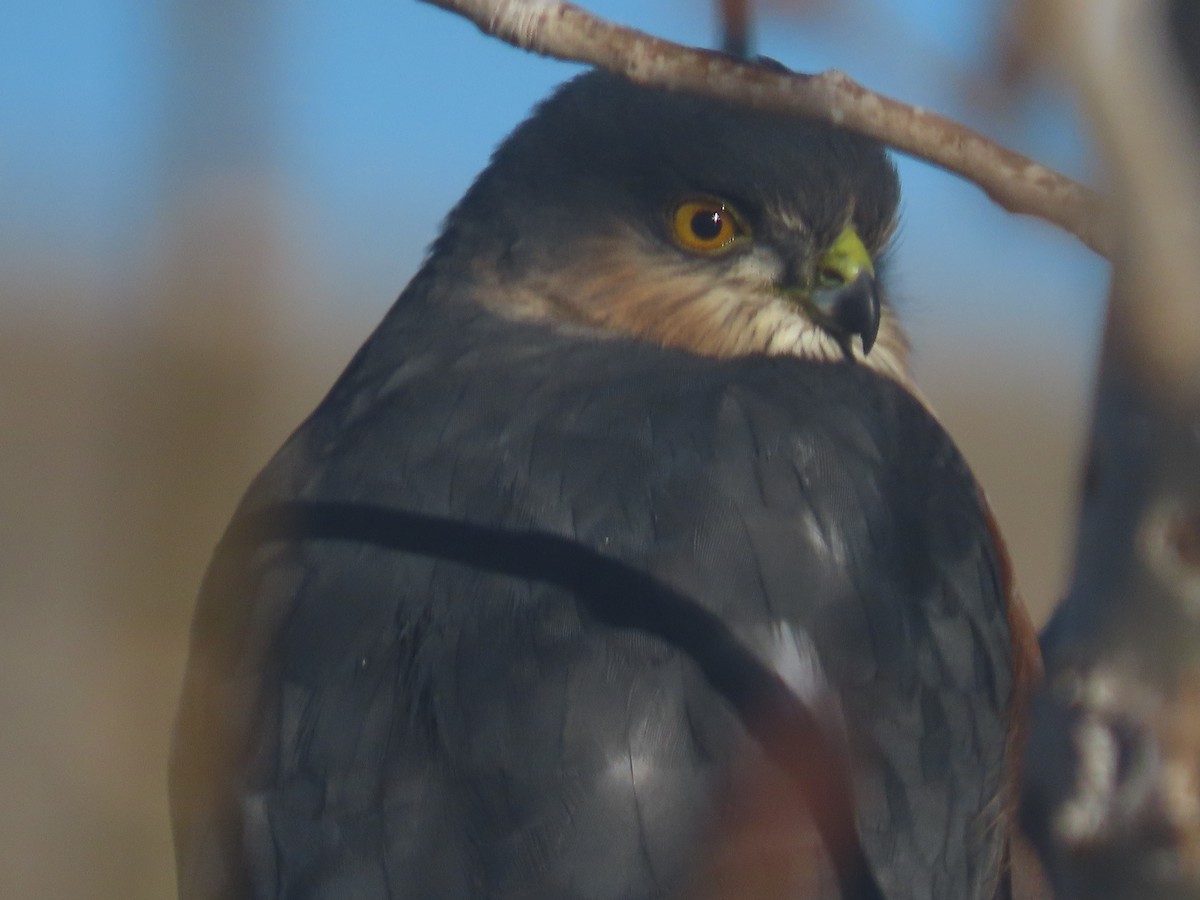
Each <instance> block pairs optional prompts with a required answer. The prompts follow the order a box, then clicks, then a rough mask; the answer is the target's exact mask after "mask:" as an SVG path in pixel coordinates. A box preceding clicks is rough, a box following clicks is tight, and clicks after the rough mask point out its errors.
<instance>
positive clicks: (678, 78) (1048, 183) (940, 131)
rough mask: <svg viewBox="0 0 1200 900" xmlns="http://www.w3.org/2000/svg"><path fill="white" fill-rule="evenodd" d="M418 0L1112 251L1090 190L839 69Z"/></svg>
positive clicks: (550, 52) (473, 3)
mask: <svg viewBox="0 0 1200 900" xmlns="http://www.w3.org/2000/svg"><path fill="white" fill-rule="evenodd" d="M422 2H426V3H431V4H432V5H434V6H438V7H441V8H442V9H445V10H448V11H450V12H455V13H458V14H459V15H462V16H464V17H465V18H467V19H470V20H471V21H472V22H474V23H475V24H476V25H477V26H479V28H480V29H481V30H482V31H483V32H485V33H486V34H491V35H495V36H496V37H498V38H500V39H501V40H504V41H507V42H508V43H510V44H514V45H515V46H518V47H521V48H524V49H526V50H532V51H534V52H536V53H540V54H543V55H545V56H552V57H555V58H557V59H563V60H573V61H576V62H583V63H588V64H591V65H595V66H601V67H603V68H606V69H609V70H611V71H614V72H617V73H620V74H622V75H624V76H626V77H627V78H629V79H630V80H632V81H635V82H637V83H639V84H645V85H652V86H655V87H663V88H668V89H672V90H683V91H690V92H694V93H700V94H704V95H706V96H710V97H714V98H717V99H721V100H726V101H729V102H734V103H742V104H747V105H750V106H753V107H756V108H759V109H765V110H770V111H773V112H778V113H784V114H791V115H799V116H804V117H806V118H810V119H815V120H818V121H822V122H828V123H830V124H833V125H838V126H840V127H843V128H847V129H849V130H851V131H855V132H858V133H859V134H863V135H866V136H868V137H871V138H874V139H876V140H878V141H881V142H882V143H885V144H888V145H889V146H891V147H894V148H895V149H897V150H899V151H901V152H903V153H907V154H909V155H911V156H914V157H917V158H918V159H923V160H925V161H926V162H930V163H932V164H934V165H936V166H939V167H941V168H943V169H946V170H947V171H949V172H953V173H954V174H956V175H959V176H961V177H963V178H965V179H967V180H968V181H971V182H973V183H974V184H976V185H978V186H979V187H980V188H981V189H982V190H983V191H984V193H986V194H987V195H988V196H989V197H990V198H991V199H992V200H993V201H995V202H996V203H997V204H999V205H1000V206H1001V207H1003V208H1004V209H1006V210H1008V211H1009V212H1013V213H1022V214H1025V215H1032V216H1037V217H1039V218H1041V219H1044V220H1046V221H1047V222H1050V223H1052V224H1054V225H1057V226H1059V227H1060V228H1063V229H1065V230H1067V231H1069V232H1070V233H1071V234H1074V235H1075V236H1076V237H1078V238H1079V240H1081V241H1082V242H1083V243H1084V244H1086V245H1087V246H1088V247H1090V248H1091V249H1092V250H1094V251H1096V252H1097V253H1099V254H1101V255H1103V256H1108V255H1110V253H1111V251H1112V248H1113V243H1114V242H1113V228H1112V222H1111V220H1110V218H1109V216H1108V214H1107V211H1106V207H1105V204H1104V202H1103V200H1102V199H1101V198H1100V197H1099V195H1097V194H1096V193H1095V192H1094V191H1092V190H1090V189H1089V188H1087V187H1084V186H1083V185H1081V184H1079V183H1077V182H1075V181H1072V180H1071V179H1069V178H1067V177H1066V176H1064V175H1061V174H1059V173H1058V172H1055V171H1053V170H1052V169H1049V168H1047V167H1045V166H1043V165H1041V164H1039V163H1037V162H1035V161H1034V160H1032V159H1030V158H1029V157H1027V156H1023V155H1021V154H1019V153H1016V152H1014V151H1012V150H1008V149H1006V148H1004V147H1001V146H1000V145H999V144H997V143H995V142H994V141H991V140H988V139H987V138H985V137H983V136H982V135H981V134H979V133H978V132H975V131H972V130H971V129H969V128H966V127H964V126H963V125H960V124H958V123H957V122H954V121H952V120H950V119H947V118H945V117H943V116H939V115H937V114H935V113H931V112H928V111H926V110H924V109H921V108H920V107H915V106H909V105H907V104H904V103H900V102H898V101H896V100H893V99H891V98H889V97H885V96H883V95H881V94H876V93H874V92H873V91H869V90H867V89H866V88H864V87H862V86H861V85H859V84H857V83H856V82H854V81H853V80H851V79H850V78H849V77H848V76H847V75H845V74H844V73H842V72H839V71H836V70H830V71H827V72H822V73H820V74H817V75H804V74H789V73H783V72H780V71H778V70H777V69H772V68H766V67H763V66H758V65H755V64H753V63H747V62H740V61H738V60H736V59H734V58H733V57H730V56H727V55H725V54H721V53H716V52H712V51H707V50H698V49H694V48H691V47H684V46H682V45H680V44H674V43H671V42H670V41H664V40H660V39H658V38H655V37H651V36H650V35H648V34H645V33H643V32H640V31H636V30H634V29H632V28H625V27H622V26H619V25H613V24H612V23H610V22H606V21H604V20H602V19H599V18H597V17H596V16H593V15H592V14H590V13H588V12H587V11H586V10H583V9H581V8H579V7H577V6H574V5H572V4H570V3H563V2H558V0H422Z"/></svg>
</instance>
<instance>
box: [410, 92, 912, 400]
mask: <svg viewBox="0 0 1200 900" xmlns="http://www.w3.org/2000/svg"><path fill="white" fill-rule="evenodd" d="M898 200H899V184H898V181H897V177H896V172H895V169H894V167H893V166H892V163H891V161H890V160H889V159H888V157H887V154H886V153H885V152H884V150H883V148H882V147H881V146H880V145H879V144H877V143H875V142H873V141H870V140H868V139H866V138H862V137H859V136H857V135H853V134H850V133H847V132H844V131H841V130H838V129H835V128H831V127H828V126H825V125H821V124H817V123H814V122H810V121H804V120H800V119H795V118H784V117H780V116H778V115H774V114H768V113H764V112H760V111H756V110H752V109H746V108H742V107H737V106H732V105H727V104H722V103H719V102H715V101H712V100H709V99H704V98H700V97H696V96H691V95H687V94H681V93H674V92H668V91H663V90H655V89H649V88H644V87H640V86H637V85H634V84H632V83H631V82H628V81H626V80H624V79H622V78H619V77H617V76H614V75H611V74H607V73H604V72H599V71H593V72H589V73H587V74H584V75H582V76H580V77H578V78H576V79H574V80H572V81H570V82H568V83H567V84H565V85H564V86H563V87H561V88H560V89H559V90H558V91H557V92H556V93H555V94H554V95H552V96H551V97H550V98H549V99H548V100H546V101H545V102H543V103H542V104H541V105H540V106H539V107H538V108H537V110H536V111H535V112H534V114H533V115H532V116H531V117H530V118H529V119H528V120H527V121H525V122H524V123H523V124H522V125H520V126H519V127H518V128H517V129H516V130H515V131H514V132H513V133H512V134H511V135H510V136H509V137H508V139H507V140H506V141H505V142H504V143H503V144H502V145H501V146H500V148H499V149H498V150H497V151H496V153H495V154H494V156H493V157H492V160H491V163H490V165H489V166H488V167H487V169H486V170H485V171H484V172H483V173H482V174H481V175H480V176H479V178H478V180H477V181H476V182H475V184H474V185H473V186H472V187H471V189H470V190H469V191H468V192H467V194H466V196H465V197H464V198H463V199H462V201H461V202H460V203H459V205H458V206H457V207H456V208H455V210H454V211H453V212H452V213H451V214H450V217H449V218H448V220H447V224H446V229H445V231H444V233H443V235H442V237H440V238H439V239H438V241H437V242H436V243H435V245H434V248H433V251H432V256H431V260H430V263H431V264H432V266H433V267H434V268H435V270H436V271H439V272H443V273H444V272H452V273H453V274H454V275H455V277H456V278H458V279H465V280H466V283H467V284H468V285H469V291H470V294H471V296H472V297H474V298H475V299H476V300H477V301H479V302H481V303H483V304H484V305H485V306H487V307H488V308H489V309H491V310H493V311H494V312H497V313H499V314H501V315H505V316H509V317H512V318H520V319H533V320H540V321H544V322H546V323H548V324H550V325H551V326H553V327H556V328H560V329H569V330H576V331H578V330H589V331H593V332H599V333H602V334H612V335H620V336H624V337H633V338H637V339H641V340H645V341H651V342H654V343H657V344H660V345H663V346H669V347H675V348H680V349H684V350H689V351H691V352H694V353H699V354H704V355H709V356H717V357H730V356H738V355H744V354H751V353H766V354H791V355H797V356H803V357H807V358H810V359H819V360H831V361H832V360H844V359H852V360H856V361H860V362H863V363H865V364H866V365H868V366H870V367H872V368H875V369H877V370H879V371H881V372H883V373H885V374H888V375H890V376H892V377H895V378H898V379H900V380H907V379H906V375H905V366H906V356H907V349H906V348H907V343H906V341H905V338H904V335H903V332H902V331H901V329H900V327H899V324H898V323H897V322H896V320H895V318H894V316H893V314H892V312H891V309H890V307H889V306H888V304H887V302H886V299H885V297H884V295H883V291H882V289H881V284H880V280H879V259H880V255H881V253H882V252H883V249H884V247H885V245H886V243H887V240H888V237H889V236H890V235H891V233H892V231H893V229H894V226H895V222H896V207H897V203H898Z"/></svg>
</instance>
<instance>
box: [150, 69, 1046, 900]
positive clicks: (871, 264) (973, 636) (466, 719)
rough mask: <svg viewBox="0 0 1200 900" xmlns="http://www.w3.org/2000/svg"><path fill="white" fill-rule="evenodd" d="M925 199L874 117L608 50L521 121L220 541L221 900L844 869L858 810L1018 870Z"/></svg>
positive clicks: (1003, 706)
mask: <svg viewBox="0 0 1200 900" xmlns="http://www.w3.org/2000/svg"><path fill="white" fill-rule="evenodd" d="M897 202H898V186H897V181H896V176H895V173H894V170H893V168H892V166H891V164H890V162H889V161H888V159H887V157H886V155H885V153H884V152H883V150H882V149H881V148H880V147H879V146H877V145H876V144H874V143H872V142H870V141H867V140H865V139H862V138H859V137H855V136H853V135H850V134H847V133H844V132H841V131H837V130H833V129H830V128H826V127H823V126H819V125H816V124H812V123H806V122H802V121H796V120H785V119H780V118H776V117H772V116H768V115H765V114H763V113H759V112H754V111H750V110H746V109H740V108H734V107H730V106H724V105H721V104H717V103H713V102H711V101H708V100H703V99H698V98H694V97H690V96H686V95H682V94H672V93H666V92H662V91H655V90H648V89H644V88H639V87H635V86H633V85H631V84H629V83H626V82H624V81H622V80H620V79H618V78H615V77H613V76H610V75H605V74H601V73H590V74H586V75H583V76H581V77H579V78H576V79H575V80H574V81H572V82H570V83H569V84H567V85H566V86H564V87H563V88H562V89H560V90H559V91H558V92H557V93H556V94H555V95H554V96H552V97H551V98H550V99H549V100H547V101H546V102H545V103H543V104H542V105H541V106H540V107H539V108H538V110H537V111H536V112H535V114H534V115H533V116H532V118H530V119H529V120H528V121H526V122H525V123H524V124H522V125H521V126H520V127H518V128H517V129H516V131H515V132H514V133H513V134H512V135H511V136H510V137H509V138H508V140H507V141H505V143H504V144H503V145H502V146H501V147H500V148H499V149H498V150H497V152H496V154H495V156H494V157H493V159H492V161H491V163H490V165H489V166H488V168H487V169H486V170H485V171H484V172H483V173H482V174H481V175H480V176H479V178H478V180H477V181H476V182H475V184H474V185H473V186H472V187H471V188H470V190H469V191H468V192H467V194H466V196H465V197H464V198H463V200H462V201H461V202H460V203H459V205H458V206H457V207H456V208H455V210H454V211H453V212H452V213H451V214H450V216H449V218H448V220H447V223H446V226H445V229H444V231H443V233H442V235H441V236H440V237H439V238H438V240H437V241H436V242H435V243H434V245H433V247H432V249H431V251H430V253H429V256H428V259H427V260H426V262H425V264H424V266H423V267H422V269H421V271H420V272H419V273H418V274H417V276H416V277H415V278H414V279H413V281H412V283H411V284H410V285H409V286H408V288H407V289H406V290H405V291H404V293H403V294H402V295H401V297H400V299H399V300H398V301H397V303H396V304H395V306H394V307H393V308H392V310H391V311H390V312H389V313H388V314H387V316H386V317H385V318H384V320H383V322H382V324H381V325H380V326H379V328H378V329H377V330H376V331H375V333H374V334H373V335H372V336H371V338H370V339H369V340H368V341H367V343H366V344H365V345H364V346H363V348H362V349H361V350H360V351H359V353H358V354H357V356H356V357H355V359H354V360H353V362H352V363H351V364H350V366H349V367H348V369H347V370H346V372H345V373H344V374H343V375H342V377H341V378H340V379H339V380H338V382H337V384H336V385H335V386H334V387H333V389H332V390H331V392H330V393H329V395H328V396H327V397H326V398H325V400H324V401H323V402H322V403H321V405H320V406H319V407H318V408H317V410H316V411H315V412H314V413H313V414H312V416H311V417H310V418H309V419H308V420H307V421H306V422H305V423H304V424H303V425H302V426H301V427H300V428H299V429H298V430H297V431H296V433H295V434H294V435H293V436H292V437H291V438H290V439H289V440H288V442H287V443H286V444H285V445H284V447H283V448H282V449H281V450H280V451H279V453H278V454H277V455H276V457H275V458H274V460H272V462H271V463H270V464H269V465H268V466H267V468H266V469H265V470H264V471H263V472H262V474H261V475H260V476H259V477H258V478H257V479H256V481H255V482H254V484H253V485H252V487H251V488H250V490H249V492H248V493H247V495H246V497H245V499H244V500H243V502H242V506H241V508H240V511H239V513H238V515H237V516H236V517H235V522H234V525H233V526H231V528H230V530H229V532H228V533H227V534H226V537H225V539H224V541H223V542H222V545H221V546H220V548H219V549H218V551H217V554H216V556H215V557H214V560H213V563H212V565H211V567H210V569H209V572H208V575H207V577H206V579H205V583H204V586H203V589H202V592H201V595H200V600H199V605H198V608H197V612H196V619H195V623H194V626H193V635H192V646H191V657H190V661H189V666H188V673H187V678H186V685H185V689H184V695H183V700H182V704H181V710H180V716H179V722H178V727H177V733H176V739H175V746H174V752H173V757H172V771H171V787H172V813H173V818H174V827H175V840H176V847H177V855H178V864H179V886H180V895H181V897H183V898H185V900H193V898H215V897H222V898H250V897H255V898H334V897H337V898H349V897H354V898H393V900H395V898H466V897H487V898H517V897H520V898H594V900H607V898H643V897H647V898H648V897H681V896H688V897H717V896H728V897H746V896H751V895H752V892H753V891H768V890H769V891H772V892H774V893H771V894H770V895H771V896H781V897H782V896H787V897H825V896H830V897H832V896H838V894H839V890H841V889H845V890H847V891H853V890H854V885H855V884H857V883H859V882H856V881H855V880H854V875H853V874H852V873H851V874H848V873H847V868H848V865H847V857H846V854H845V853H843V852H842V851H843V850H845V848H844V847H839V846H838V844H839V838H838V834H839V832H838V827H840V826H837V824H836V823H837V822H838V821H842V822H843V823H844V824H845V829H846V833H848V834H850V835H851V839H850V842H851V843H853V844H854V845H855V846H856V847H861V853H862V854H864V855H865V861H864V859H863V858H862V857H859V858H858V859H857V861H856V862H855V865H858V866H860V867H863V868H865V869H866V870H867V873H868V874H867V876H866V877H865V878H864V879H861V882H862V883H865V884H872V883H873V884H875V885H877V886H878V888H879V889H880V890H881V891H882V893H883V894H884V895H886V896H887V897H891V898H902V897H914V898H916V897H924V898H929V897H937V898H942V897H946V898H950V897H953V898H956V900H959V898H994V897H1000V896H1003V895H1005V894H1006V893H1007V890H1008V887H1007V882H1006V877H1005V874H1004V867H1005V857H1006V844H1007V840H1008V834H1009V802H1008V801H1009V796H1010V793H1011V787H1010V785H1009V784H1008V778H1009V755H1010V752H1011V751H1010V740H1011V737H1012V735H1011V732H1012V730H1013V722H1014V714H1013V710H1014V709H1015V704H1016V703H1017V701H1018V700H1019V698H1020V696H1021V693H1022V690H1023V677H1022V675H1021V673H1022V671H1023V669H1022V664H1023V663H1022V652H1023V651H1021V650H1020V649H1014V644H1016V645H1017V646H1018V648H1019V647H1020V646H1022V642H1023V641H1024V640H1025V639H1026V638H1027V634H1026V633H1025V631H1024V628H1025V627H1026V626H1025V625H1024V619H1023V618H1022V613H1021V611H1020V610H1019V609H1018V608H1017V607H1015V606H1014V605H1013V602H1014V601H1011V600H1010V592H1009V590H1008V585H1007V583H1006V581H1007V574H1006V568H1005V562H1004V557H1003V550H1002V548H1001V547H999V546H998V544H997V541H996V539H995V538H994V537H993V536H992V534H991V532H990V530H989V525H990V520H989V516H988V513H987V510H986V507H985V506H984V504H983V502H982V500H981V499H980V494H979V492H978V489H977V487H976V484H975V482H974V480H973V479H972V477H971V475H970V473H969V471H968V470H967V468H966V466H965V464H964V462H963V460H962V459H961V457H960V456H959V454H958V452H957V451H956V450H955V448H954V446H953V444H952V443H951V441H950V439H949V438H948V437H947V436H946V434H945V433H944V432H943V430H942V429H941V428H940V427H939V425H938V424H937V423H936V421H935V420H934V419H933V418H932V417H931V416H930V414H929V412H928V411H927V410H926V408H925V406H924V405H923V403H922V402H920V400H919V399H918V398H916V397H915V395H914V393H913V392H912V389H911V387H910V385H909V382H908V376H907V372H906V343H905V339H904V337H903V334H902V332H901V330H900V328H899V325H898V324H897V322H896V319H895V316H894V314H893V311H892V309H891V307H890V306H889V304H888V302H887V298H886V296H885V294H884V291H883V285H882V283H881V278H880V254H881V253H882V252H883V249H884V247H885V244H886V242H887V239H888V236H889V235H890V233H891V231H892V229H893V226H894V222H895V214H896V205H897ZM772 691H775V694H771V692H772ZM768 695H770V696H768ZM776 695H778V696H782V697H784V700H785V701H786V698H787V697H792V698H797V697H798V698H800V700H801V701H802V702H801V706H800V707H798V708H793V712H797V710H798V713H797V714H798V715H800V718H801V719H803V718H804V716H807V717H808V718H807V720H806V721H808V722H809V724H810V725H811V724H812V723H814V722H815V723H816V725H817V726H818V729H817V730H816V731H813V730H812V729H811V728H810V731H809V734H810V735H811V736H812V738H813V740H812V741H811V742H810V743H808V744H807V745H805V746H796V743H795V742H792V743H791V744H787V745H786V749H785V750H784V751H781V750H780V745H779V744H778V743H777V742H776V741H774V739H773V735H775V734H782V733H783V732H784V731H785V730H786V729H785V728H784V726H783V722H782V719H783V718H787V716H783V717H779V716H776V714H777V713H779V711H780V710H781V709H782V708H783V706H786V703H783V704H782V705H781V704H780V703H775V702H774V701H772V700H771V696H776ZM814 717H815V718H814ZM777 726H778V727H777ZM793 760H795V761H796V763H797V765H796V767H795V768H797V769H799V770H801V771H803V772H805V773H806V774H804V775H802V777H801V780H802V781H806V783H807V788H806V791H805V794H804V796H805V797H806V798H807V799H808V800H809V801H810V802H812V801H813V797H814V796H816V794H819V793H821V791H820V790H819V788H820V787H821V786H822V785H823V784H825V785H826V786H828V787H829V790H827V791H825V793H826V794H827V795H828V796H830V797H833V798H835V800H837V798H840V800H837V803H840V804H841V805H842V806H844V807H845V808H844V809H841V810H840V812H839V810H836V809H834V810H821V809H817V810H815V811H813V812H811V813H810V812H809V811H808V810H806V809H805V806H804V804H801V803H795V802H791V801H788V800H787V799H786V798H782V799H781V797H780V795H779V792H778V790H777V788H778V785H780V784H783V783H791V782H789V781H788V778H790V777H791V776H790V774H789V775H788V776H787V777H784V778H782V780H780V779H779V778H778V777H777V776H778V775H779V773H780V772H782V771H784V770H787V769H789V768H790V762H791V761H793ZM842 776H846V778H847V779H848V780H846V781H842V780H840V779H841V777H842ZM843 789H844V790H843ZM835 805H836V804H835ZM764 811H765V812H767V813H769V814H766V815H764ZM839 814H840V815H841V817H842V818H841V820H839V819H838V815H839ZM764 821H765V822H767V824H765V825H760V824H757V823H762V822H764ZM831 822H833V823H834V824H833V825H831V824H830V823H831ZM843 837H844V834H843ZM764 873H766V874H764ZM760 876H762V877H760ZM751 881H753V882H754V885H756V886H754V887H752V886H751V884H750V882H751ZM839 884H840V885H841V888H839ZM764 885H765V886H764ZM753 895H755V896H767V895H768V894H767V893H757V894H753Z"/></svg>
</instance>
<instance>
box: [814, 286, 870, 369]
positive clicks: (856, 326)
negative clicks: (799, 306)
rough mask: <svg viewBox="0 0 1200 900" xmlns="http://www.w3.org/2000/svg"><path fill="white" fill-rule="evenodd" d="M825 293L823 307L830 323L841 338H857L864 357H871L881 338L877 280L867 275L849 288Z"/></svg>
mask: <svg viewBox="0 0 1200 900" xmlns="http://www.w3.org/2000/svg"><path fill="white" fill-rule="evenodd" d="M822 293H825V294H826V296H825V297H823V298H821V303H820V305H821V306H823V307H824V308H825V310H826V313H827V315H828V316H829V320H830V323H831V324H832V325H833V327H834V329H836V330H837V331H838V332H839V333H841V334H842V335H844V336H846V337H849V336H850V335H852V334H857V335H858V336H859V338H860V339H861V340H862V346H863V353H864V354H866V353H870V352H871V348H872V347H874V346H875V338H876V337H878V336H879V321H880V318H881V315H882V313H881V309H880V303H879V291H878V290H876V287H875V279H874V278H873V277H872V276H871V275H869V274H868V273H866V272H861V273H860V274H859V276H858V277H857V278H856V279H854V281H852V282H851V283H850V284H846V285H842V286H841V287H839V288H835V289H833V290H831V291H828V292H822Z"/></svg>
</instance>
